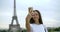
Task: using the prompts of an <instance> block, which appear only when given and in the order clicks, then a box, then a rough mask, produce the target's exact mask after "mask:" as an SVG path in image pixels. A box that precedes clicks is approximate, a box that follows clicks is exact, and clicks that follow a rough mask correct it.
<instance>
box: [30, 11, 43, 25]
mask: <svg viewBox="0 0 60 32" xmlns="http://www.w3.org/2000/svg"><path fill="white" fill-rule="evenodd" d="M34 11H36V12H38V14H39V23H40V24H43V22H42V18H41V14H40V12H39V11H38V10H34ZM33 23H35V21H34V19H33V18H31V19H30V24H33Z"/></svg>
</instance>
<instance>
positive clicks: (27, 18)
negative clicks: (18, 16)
mask: <svg viewBox="0 0 60 32" xmlns="http://www.w3.org/2000/svg"><path fill="white" fill-rule="evenodd" d="M30 19H31V16H30V15H29V14H28V15H27V17H26V28H27V32H30V31H31V28H30Z"/></svg>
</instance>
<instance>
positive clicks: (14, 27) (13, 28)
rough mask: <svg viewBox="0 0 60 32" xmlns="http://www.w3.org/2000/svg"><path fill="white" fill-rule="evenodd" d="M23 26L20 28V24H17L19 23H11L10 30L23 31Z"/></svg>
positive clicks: (14, 31) (13, 31) (12, 31)
mask: <svg viewBox="0 0 60 32" xmlns="http://www.w3.org/2000/svg"><path fill="white" fill-rule="evenodd" d="M21 31H22V30H21V28H20V25H19V24H17V25H11V24H10V25H9V32H21Z"/></svg>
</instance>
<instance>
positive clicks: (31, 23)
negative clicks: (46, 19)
mask: <svg viewBox="0 0 60 32" xmlns="http://www.w3.org/2000/svg"><path fill="white" fill-rule="evenodd" d="M26 28H27V32H48V31H47V29H46V27H45V26H44V25H43V22H42V18H41V14H40V12H39V11H38V10H34V11H32V10H31V11H30V12H29V14H28V15H27V17H26Z"/></svg>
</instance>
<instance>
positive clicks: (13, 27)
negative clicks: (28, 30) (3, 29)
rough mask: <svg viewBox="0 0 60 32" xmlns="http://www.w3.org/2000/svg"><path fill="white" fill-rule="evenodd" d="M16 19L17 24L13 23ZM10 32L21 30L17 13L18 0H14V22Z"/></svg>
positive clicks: (19, 31)
mask: <svg viewBox="0 0 60 32" xmlns="http://www.w3.org/2000/svg"><path fill="white" fill-rule="evenodd" d="M14 20H16V24H15V25H13V21H14ZM8 32H21V28H20V25H19V23H18V18H17V15H16V0H14V15H13V17H12V22H11V24H10V25H9V31H8Z"/></svg>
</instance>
